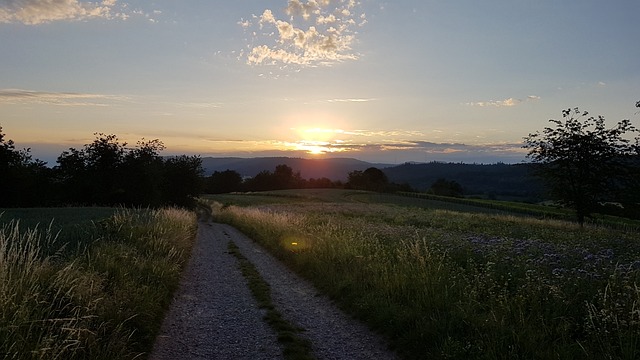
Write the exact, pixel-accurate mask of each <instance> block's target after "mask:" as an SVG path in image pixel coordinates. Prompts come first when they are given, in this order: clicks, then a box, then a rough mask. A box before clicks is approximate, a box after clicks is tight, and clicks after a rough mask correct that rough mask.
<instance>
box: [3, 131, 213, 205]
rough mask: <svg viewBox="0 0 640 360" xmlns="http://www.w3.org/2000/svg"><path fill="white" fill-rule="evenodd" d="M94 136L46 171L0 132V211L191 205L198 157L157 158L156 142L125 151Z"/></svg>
mask: <svg viewBox="0 0 640 360" xmlns="http://www.w3.org/2000/svg"><path fill="white" fill-rule="evenodd" d="M95 135H96V138H95V140H94V141H93V142H91V143H90V144H86V145H84V147H83V148H81V149H75V148H70V149H68V150H67V151H64V152H62V154H60V156H59V157H58V159H57V164H58V165H57V166H55V167H54V168H52V169H50V168H48V167H46V166H45V163H43V162H42V161H39V160H33V159H32V158H31V155H30V153H29V149H25V150H21V151H19V150H16V149H15V145H14V143H13V141H11V140H9V141H6V142H5V141H4V134H2V133H1V129H0V173H2V176H1V177H0V188H2V190H3V192H4V195H3V196H2V197H0V207H33V206H51V205H102V206H104V205H107V206H113V205H128V206H151V207H160V206H163V205H179V206H193V205H194V198H195V197H196V196H198V195H199V194H200V192H201V185H202V183H201V178H200V176H201V173H202V166H201V164H202V162H201V160H200V158H199V157H197V156H185V155H183V156H177V157H170V158H166V159H165V158H162V157H161V156H160V155H159V153H160V152H161V151H162V150H164V144H163V143H162V142H161V141H160V140H158V139H155V140H150V141H145V140H144V139H142V140H141V141H138V142H137V144H136V146H135V147H133V148H128V147H127V144H126V143H122V142H120V141H119V139H118V137H117V136H115V135H113V134H109V135H107V134H102V133H96V134H95Z"/></svg>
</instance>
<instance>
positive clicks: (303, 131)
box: [290, 127, 346, 155]
mask: <svg viewBox="0 0 640 360" xmlns="http://www.w3.org/2000/svg"><path fill="white" fill-rule="evenodd" d="M292 130H294V131H295V132H296V133H297V135H298V138H299V140H297V141H295V142H294V143H291V144H290V146H291V147H293V148H294V149H295V150H298V151H304V152H306V153H307V154H311V155H323V154H327V153H335V152H342V151H345V150H346V149H345V148H344V146H343V145H344V141H343V140H341V139H339V137H340V136H341V135H344V134H345V131H344V130H340V129H325V128H317V127H316V128H296V129H292Z"/></svg>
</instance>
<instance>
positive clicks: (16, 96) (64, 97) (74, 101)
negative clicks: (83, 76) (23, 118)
mask: <svg viewBox="0 0 640 360" xmlns="http://www.w3.org/2000/svg"><path fill="white" fill-rule="evenodd" d="M127 100H128V98H126V97H123V96H115V95H101V94H84V93H68V92H67V93H65V92H44V91H32V90H21V89H0V106H2V105H16V104H41V105H57V106H110V105H111V103H113V102H114V101H127Z"/></svg>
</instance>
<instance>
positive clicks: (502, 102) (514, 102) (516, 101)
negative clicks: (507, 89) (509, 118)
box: [466, 95, 540, 107]
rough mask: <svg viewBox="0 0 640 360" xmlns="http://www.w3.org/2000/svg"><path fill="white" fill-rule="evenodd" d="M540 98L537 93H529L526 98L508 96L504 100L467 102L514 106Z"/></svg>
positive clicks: (492, 105) (481, 105)
mask: <svg viewBox="0 0 640 360" xmlns="http://www.w3.org/2000/svg"><path fill="white" fill-rule="evenodd" d="M537 100H540V96H537V95H529V96H527V97H526V99H524V100H522V99H516V98H512V97H510V98H508V99H504V100H489V101H477V102H469V103H466V105H468V106H479V107H513V106H517V105H520V104H522V103H523V102H530V101H537Z"/></svg>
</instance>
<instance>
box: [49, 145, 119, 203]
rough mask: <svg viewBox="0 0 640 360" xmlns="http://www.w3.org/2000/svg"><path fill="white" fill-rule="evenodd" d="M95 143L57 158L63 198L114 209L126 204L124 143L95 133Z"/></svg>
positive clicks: (64, 153) (65, 152)
mask: <svg viewBox="0 0 640 360" xmlns="http://www.w3.org/2000/svg"><path fill="white" fill-rule="evenodd" d="M94 135H95V136H96V138H95V140H94V141H93V142H92V143H90V144H86V145H84V148H83V149H81V150H77V149H74V148H70V149H69V150H67V151H64V152H63V153H62V154H61V155H60V156H59V157H58V161H57V162H58V166H57V167H56V171H57V172H58V174H59V176H60V179H61V180H62V181H63V182H64V185H63V189H64V191H65V194H66V197H67V198H68V199H70V200H71V201H72V202H78V203H85V204H97V205H115V204H121V203H123V202H125V201H126V197H125V196H124V193H125V183H126V181H127V179H125V177H124V176H123V169H122V166H123V163H124V158H125V154H126V149H125V145H126V143H120V142H119V140H118V138H117V137H116V136H115V135H113V134H110V135H105V134H103V133H95V134H94Z"/></svg>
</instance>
